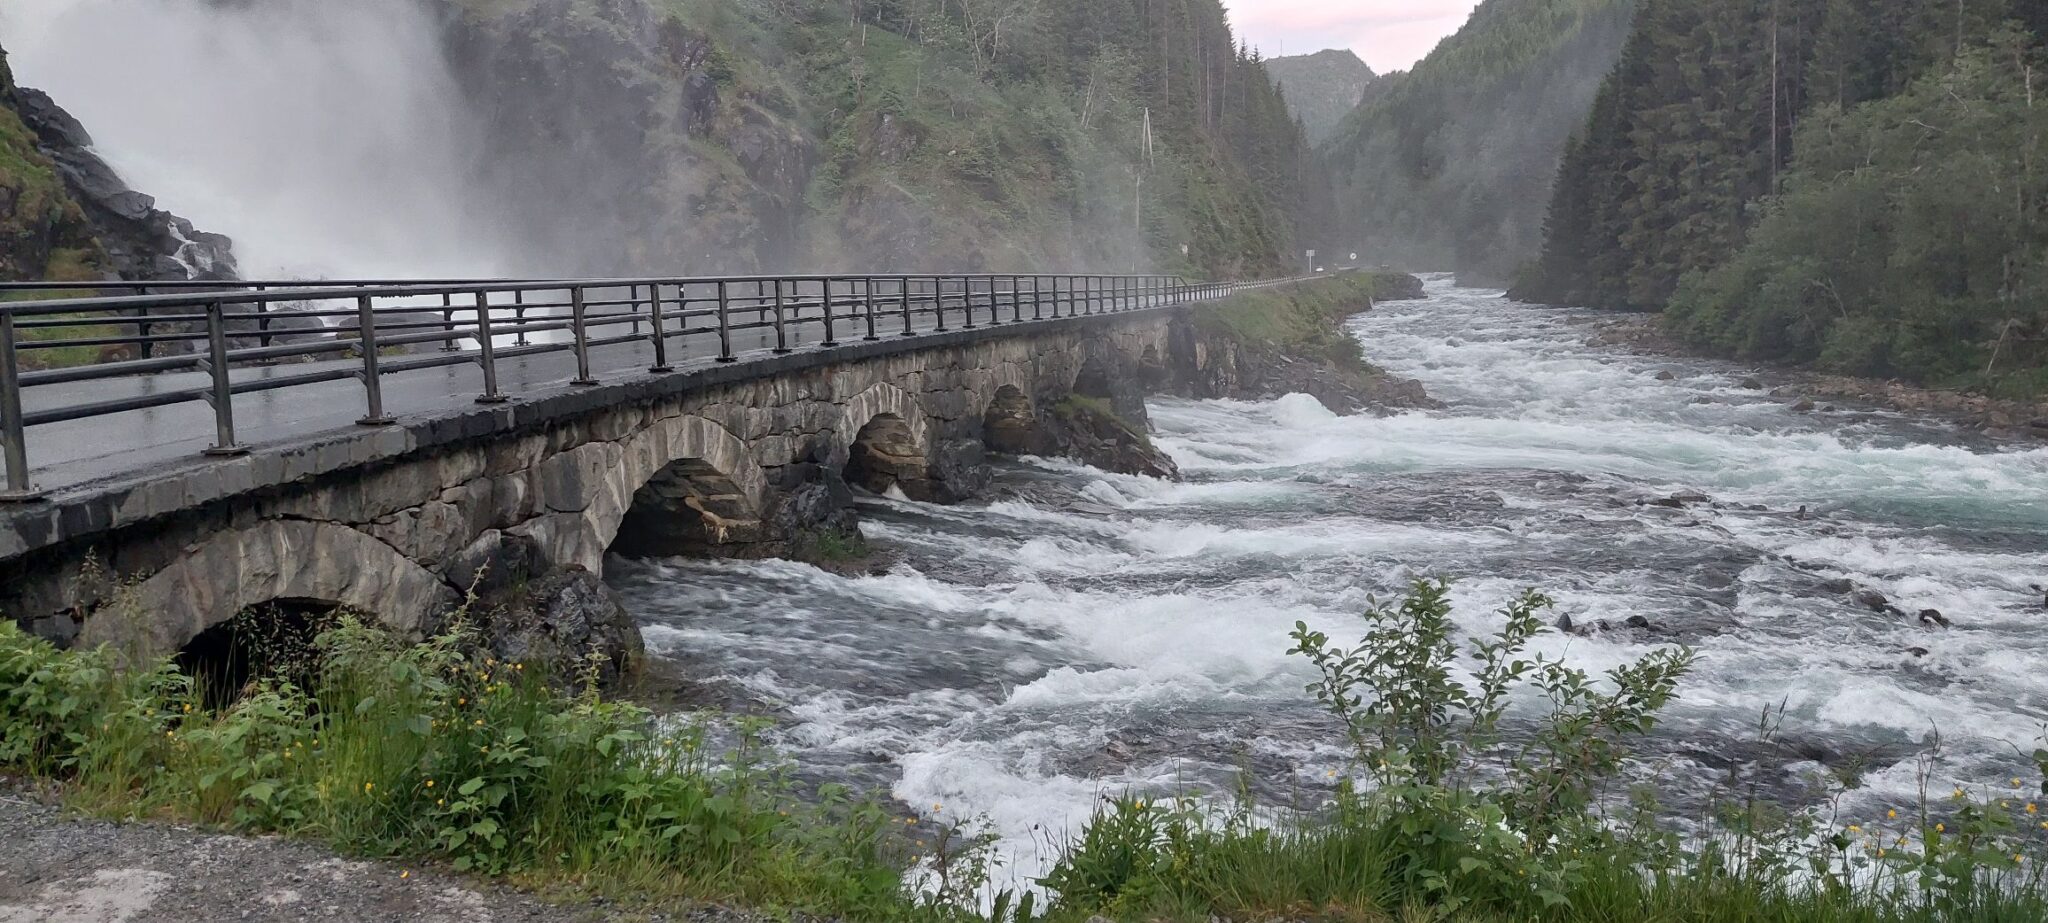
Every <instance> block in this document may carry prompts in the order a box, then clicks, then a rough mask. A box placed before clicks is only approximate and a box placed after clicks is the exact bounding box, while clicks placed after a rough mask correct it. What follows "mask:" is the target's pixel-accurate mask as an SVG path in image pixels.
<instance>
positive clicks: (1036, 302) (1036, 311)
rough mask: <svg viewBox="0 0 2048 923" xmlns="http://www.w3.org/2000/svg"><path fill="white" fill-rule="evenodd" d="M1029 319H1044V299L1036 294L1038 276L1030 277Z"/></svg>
mask: <svg viewBox="0 0 2048 923" xmlns="http://www.w3.org/2000/svg"><path fill="white" fill-rule="evenodd" d="M1031 319H1032V320H1044V319H1045V299H1043V298H1041V297H1039V294H1038V277H1037V276H1032V277H1031Z"/></svg>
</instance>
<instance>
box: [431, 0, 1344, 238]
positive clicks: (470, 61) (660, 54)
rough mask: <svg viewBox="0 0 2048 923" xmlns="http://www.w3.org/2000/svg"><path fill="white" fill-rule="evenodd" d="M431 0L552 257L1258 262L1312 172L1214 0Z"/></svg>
mask: <svg viewBox="0 0 2048 923" xmlns="http://www.w3.org/2000/svg"><path fill="white" fill-rule="evenodd" d="M425 2H432V3H435V4H438V6H437V7H436V8H437V10H438V11H439V15H440V17H441V19H442V21H443V22H444V23H445V35H446V48H447V51H448V56H449V59H450V61H451V63H452V65H453V70H454V73H455V76H456V79H457V81H458V83H460V84H461V86H462V88H463V90H464V92H465V93H466V94H467V95H468V97H469V98H470V100H471V109H472V110H473V111H475V112H476V113H477V114H478V115H479V118H480V120H481V122H482V123H483V124H484V126H485V131H486V134H487V140H486V142H485V144H484V146H485V148H486V149H487V156H485V157H483V158H481V161H482V163H481V166H480V170H481V171H482V173H483V175H484V178H485V181H486V182H485V185H486V186H487V187H488V188H491V189H494V190H496V193H495V194H496V195H497V196H498V197H499V198H501V199H502V200H503V202H504V204H505V206H506V207H507V208H508V209H509V210H510V212H511V214H512V218H511V219H510V220H511V221H512V222H513V223H514V224H516V225H518V231H517V233H518V235H519V236H521V237H523V239H524V240H523V246H524V248H525V249H526V250H528V251H530V252H529V254H528V258H527V259H526V260H525V261H524V262H525V263H526V264H527V265H537V266H547V267H551V268H550V269H549V270H548V271H551V272H588V273H607V272H620V273H624V272H693V273H694V272H741V271H770V270H794V269H799V268H801V269H834V268H852V267H860V268H892V269H902V270H923V269H930V270H936V269H942V268H943V269H952V270H960V269H978V268H987V269H999V268H1005V267H1022V266H1049V265H1059V266H1075V267H1089V268H1098V269H1130V268H1133V267H1139V266H1150V267H1156V268H1167V269H1181V270H1185V271H1189V272H1200V273H1204V274H1218V275H1227V274H1236V273H1250V272H1256V271H1262V270H1265V269H1270V268H1274V267H1277V266H1279V265H1282V264H1283V262H1285V261H1286V254H1288V253H1289V252H1291V251H1292V250H1293V249H1294V248H1295V243H1294V232H1293V226H1292V217H1291V216H1292V215H1294V214H1296V213H1297V212H1298V209H1299V206H1300V205H1301V204H1302V202H1303V201H1305V200H1306V199H1308V198H1309V196H1308V195H1307V194H1305V193H1304V192H1303V189H1304V188H1306V187H1305V184H1304V183H1303V182H1302V180H1301V177H1302V173H1303V168H1304V167H1305V166H1306V165H1307V164H1309V163H1310V158H1309V156H1308V151H1307V147H1306V142H1305V141H1303V140H1302V138H1301V136H1300V134H1299V133H1298V131H1296V129H1295V127H1294V125H1293V123H1292V120H1291V117H1290V116H1289V115H1288V114H1287V112H1286V110H1285V107H1284V105H1282V103H1281V101H1280V97H1279V94H1278V92H1277V91H1276V90H1274V88H1273V86H1272V84H1271V83H1270V81H1269V80H1268V78H1267V77H1266V74H1265V71H1264V68H1263V66H1262V65H1261V64H1260V63H1259V62H1258V61H1257V60H1255V59H1252V58H1250V57H1249V56H1248V55H1242V54H1240V53H1239V50H1238V49H1237V47H1236V46H1235V44H1234V43H1233V40H1232V39H1231V37H1230V33H1229V29H1228V24H1227V20H1226V19H1225V16H1224V13H1223V9H1222V7H1221V5H1220V4H1218V3H1217V2H1216V0H1170V2H1168V3H1165V4H1161V3H1159V2H1153V3H1150V4H1143V3H1139V2H1136V0H1111V2H1108V3H1103V2H1097V0H1086V2H1084V0H1045V2H1040V3H1036V4H1029V5H1021V6H1014V7H1013V6H1012V5H1007V4H992V3H986V2H980V0H975V2H969V3H965V4H951V3H949V4H898V3H884V4H874V3H861V4H852V3H847V2H841V0H809V2H783V0H777V2H768V3H759V4H714V3H688V2H679V0H425ZM1167 6H1170V7H1173V8H1174V9H1171V10H1164V9H1163V7H1167ZM1126 8H1128V9H1126ZM1148 123H1149V127H1150V132H1149V135H1148V132H1147V127H1148Z"/></svg>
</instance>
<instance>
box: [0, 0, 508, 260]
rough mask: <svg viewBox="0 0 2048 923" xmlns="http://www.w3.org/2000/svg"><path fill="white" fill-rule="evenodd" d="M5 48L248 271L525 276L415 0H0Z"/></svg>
mask: <svg viewBox="0 0 2048 923" xmlns="http://www.w3.org/2000/svg"><path fill="white" fill-rule="evenodd" d="M0 45H5V47H6V48H7V50H8V52H9V53H10V57H11V59H12V63H13V65H14V69H15V75H16V78H17V79H18V80H19V81H20V82H21V83H22V84H23V85H25V86H33V87H37V88H39V89H43V90H46V91H48V92H49V93H50V95H51V96H52V97H53V98H54V99H56V101H57V103H58V105H61V106H64V107H65V108H66V109H68V110H69V111H70V112H71V113H72V115H74V116H76V117H77V118H78V119H79V120H80V121H81V122H83V123H84V124H85V127H86V130H88V131H90V132H91V133H92V135H93V139H94V142H95V148H96V151H97V152H98V153H99V154H100V156H102V157H103V158H105V159H106V160H107V162H108V163H109V164H110V165H112V166H113V167H114V169H115V170H117V171H119V172H120V174H121V175H122V177H123V178H124V179H125V180H127V181H128V183H129V185H131V186H133V187H134V188H136V189H138V190H140V191H142V192H145V193H148V194H150V195H153V196H155V197H156V199H157V205H158V207H160V208H163V209H166V210H169V211H173V212H176V213H178V214H181V215H183V216H185V217H187V218H190V219H191V220H192V221H193V223H194V224H195V225H197V226H198V227H200V228H202V229H205V230H209V231H214V232H217V233H222V234H226V235H228V236H230V237H232V238H234V241H235V252H236V255H237V257H238V258H239V261H240V263H241V266H242V270H243V272H244V274H245V275H247V276H249V277H251V278H261V277H273V278H297V277H315V278H317V277H327V278H341V277H363V276H374V277H410V278H419V277H424V276H451V275H464V276H470V275H474V276H498V275H506V274H511V273H514V272H516V270H517V266H516V265H515V261H514V260H513V259H512V258H511V248H510V247H509V246H508V245H507V244H506V243H505V241H506V240H507V236H506V235H505V234H504V233H503V228H504V224H503V222H501V221H499V220H496V216H497V215H498V214H499V210H498V209H497V208H496V206H495V203H494V202H493V201H492V199H491V197H490V196H489V195H487V194H485V193H484V192H483V191H482V190H481V189H480V188H479V184H478V183H477V182H476V179H475V177H476V176H477V173H478V171H477V169H476V166H477V164H478V163H479V161H480V158H482V157H483V156H486V154H487V151H486V150H485V148H484V146H483V143H482V138H483V133H482V131H481V130H480V129H479V127H478V124H477V121H476V120H475V119H474V118H473V117H472V116H471V114H470V113H469V111H468V107H467V105H466V104H465V102H464V100H463V94H462V92H461V90H460V88H459V87H458V85H457V83H456V81H455V79H454V77H453V75H452V73H451V71H450V68H449V66H448V63H447V60H446V58H445V56H444V54H443V51H442V47H441V44H440V29H439V26H438V25H437V24H436V23H435V21H434V20H433V18H432V17H431V16H430V15H429V13H428V12H427V10H426V9H425V8H424V7H423V5H422V4H420V3H419V2H417V0H348V2H335V0H266V2H262V3H247V4H243V3H206V2H199V0H5V2H4V3H0Z"/></svg>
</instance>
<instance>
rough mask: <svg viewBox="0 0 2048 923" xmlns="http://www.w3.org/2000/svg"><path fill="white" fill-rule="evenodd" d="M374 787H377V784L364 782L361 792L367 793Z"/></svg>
mask: <svg viewBox="0 0 2048 923" xmlns="http://www.w3.org/2000/svg"><path fill="white" fill-rule="evenodd" d="M376 787H377V783H375V782H364V783H363V791H366V792H367V791H369V790H371V789H374V788H376Z"/></svg>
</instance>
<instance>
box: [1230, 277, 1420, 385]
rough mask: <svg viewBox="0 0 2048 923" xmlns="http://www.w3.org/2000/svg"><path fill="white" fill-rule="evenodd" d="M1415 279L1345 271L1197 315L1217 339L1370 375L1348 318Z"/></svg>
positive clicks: (1244, 295) (1259, 291) (1256, 293)
mask: <svg viewBox="0 0 2048 923" xmlns="http://www.w3.org/2000/svg"><path fill="white" fill-rule="evenodd" d="M1411 278H1412V277H1408V276H1404V275H1401V274H1398V273H1379V272H1362V273H1342V274H1338V275H1334V276H1330V277H1328V278H1322V279H1315V280H1313V281H1309V282H1303V283H1298V284H1295V285H1287V286H1280V287H1276V288H1267V289H1254V290H1252V291H1248V292H1243V293H1240V294H1238V295H1236V296H1234V297H1232V298H1230V299H1228V300H1226V301H1224V302H1222V303H1220V304H1214V305H1207V306H1204V307H1202V308H1199V309H1197V310H1196V312H1195V322H1196V323H1197V324H1199V325H1201V326H1202V328H1203V329H1205V330H1207V331H1209V332H1210V333H1211V334H1213V335H1221V336H1224V337H1226V338H1229V339H1232V340H1235V341H1237V342H1238V343H1240V344H1244V345H1248V346H1253V347H1265V348H1270V349H1274V350H1277V351H1279V352H1281V353H1283V354H1285V355H1289V356H1300V357H1320V358H1325V359H1328V360H1329V361H1330V362H1331V363H1332V364H1334V365H1336V366H1337V367H1338V368H1339V369H1343V370H1346V371H1350V372H1354V373H1358V374H1370V373H1371V372H1372V371H1373V369H1372V368H1371V366H1369V365H1367V364H1366V362H1365V354H1364V352H1363V350H1362V349H1361V347H1360V346H1359V345H1358V341H1357V340H1354V339H1352V338H1351V336H1350V335H1348V334H1346V333H1345V332H1344V329H1343V320H1344V318H1346V317H1349V316H1351V315H1353V314H1357V313H1359V312H1360V311H1364V310H1366V309H1367V308H1369V307H1370V306H1371V305H1372V303H1373V301H1374V300H1376V299H1379V298H1383V297H1387V296H1391V295H1393V294H1396V293H1397V292H1400V291H1401V290H1402V288H1403V286H1404V284H1405V282H1406V280H1409V279H1411Z"/></svg>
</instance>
